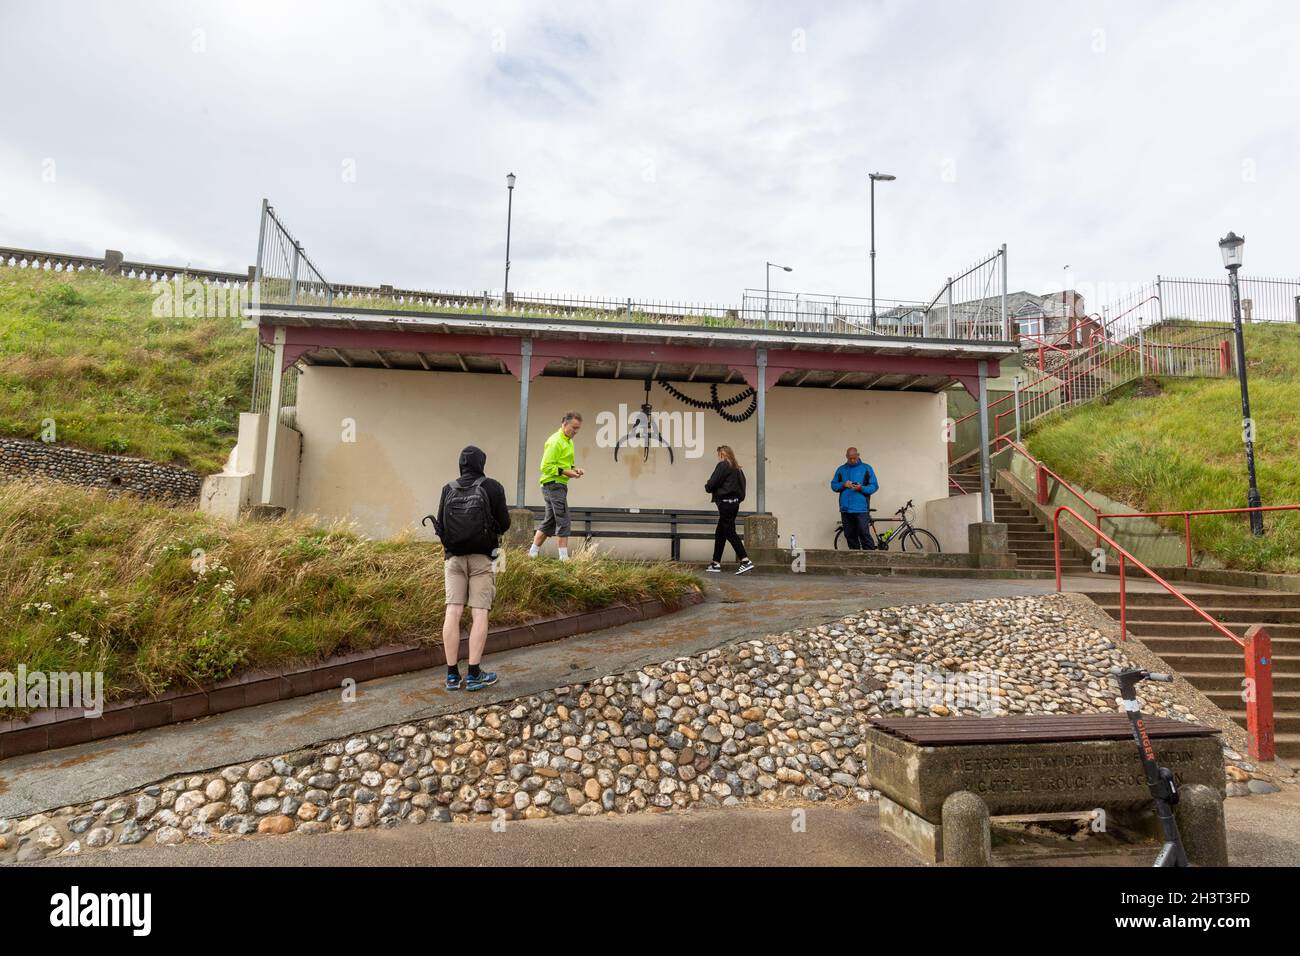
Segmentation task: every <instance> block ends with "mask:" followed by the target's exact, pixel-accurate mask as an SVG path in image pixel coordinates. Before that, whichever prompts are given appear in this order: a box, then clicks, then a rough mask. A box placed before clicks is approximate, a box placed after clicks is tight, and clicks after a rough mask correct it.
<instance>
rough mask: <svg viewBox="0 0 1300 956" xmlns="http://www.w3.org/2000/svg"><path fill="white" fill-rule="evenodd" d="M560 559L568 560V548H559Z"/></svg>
mask: <svg viewBox="0 0 1300 956" xmlns="http://www.w3.org/2000/svg"><path fill="white" fill-rule="evenodd" d="M560 560H561V561H568V560H569V549H568V548H561V549H560Z"/></svg>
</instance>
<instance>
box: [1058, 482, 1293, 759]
mask: <svg viewBox="0 0 1300 956" xmlns="http://www.w3.org/2000/svg"><path fill="white" fill-rule="evenodd" d="M1063 511H1064V512H1068V513H1069V514H1071V515H1073V516H1074V517H1075V519H1077V520H1078V521H1080V522H1082V523H1083V524H1085V525H1087V524H1088V522H1087V521H1086V520H1085V519H1084V517H1083V515H1081V514H1079V512H1077V511H1075V510H1074V509H1073V508H1071V507H1070V506H1069V505H1058V506H1057V509H1056V511H1055V512H1054V513H1053V515H1052V550H1053V554H1054V557H1055V560H1056V590H1057V591H1058V592H1059V591H1060V590H1061V512H1063ZM1093 530H1094V531H1096V532H1097V538H1098V540H1104V541H1105V542H1106V543H1107V544H1109V545H1110V546H1111V547H1112V548H1114V549H1115V553H1116V554H1118V555H1119V629H1120V640H1121V641H1124V640H1127V639H1128V592H1127V590H1126V584H1127V582H1126V580H1125V574H1124V565H1125V561H1132V562H1133V564H1134V565H1135V566H1137V568H1138V569H1140V570H1141V571H1143V572H1144V573H1145V574H1146V575H1147V576H1148V577H1149V578H1151V580H1153V581H1155V582H1156V583H1157V584H1159V585H1160V586H1161V587H1162V588H1164V589H1165V590H1166V591H1168V592H1169V593H1170V594H1172V595H1173V596H1174V597H1175V598H1177V599H1178V600H1179V601H1180V602H1182V604H1183V605H1184V606H1186V607H1187V608H1189V609H1191V610H1192V611H1193V612H1195V613H1196V614H1198V615H1199V616H1200V617H1201V618H1202V619H1203V620H1204V621H1205V622H1206V623H1208V624H1209V625H1210V626H1211V627H1212V628H1214V629H1215V630H1216V631H1218V632H1219V633H1220V634H1222V635H1223V636H1225V637H1227V638H1228V639H1229V640H1231V641H1232V642H1233V643H1234V644H1236V645H1237V646H1238V647H1240V648H1242V649H1243V650H1244V651H1245V666H1244V673H1245V678H1244V681H1245V692H1244V693H1243V697H1244V699H1245V704H1246V732H1247V734H1248V735H1249V743H1250V747H1249V749H1250V756H1251V757H1252V758H1253V759H1255V760H1272V759H1273V757H1274V731H1273V653H1272V645H1271V642H1270V640H1269V636H1268V631H1267V630H1265V629H1264V628H1263V627H1262V626H1261V625H1258V624H1256V625H1254V626H1252V627H1251V628H1250V629H1249V630H1248V631H1246V636H1245V637H1238V636H1237V635H1236V634H1233V633H1232V631H1230V630H1228V629H1227V628H1226V627H1224V626H1223V625H1222V624H1221V623H1220V622H1219V621H1217V620H1216V619H1215V618H1213V617H1212V616H1210V614H1208V613H1207V612H1206V611H1205V610H1204V609H1203V608H1201V607H1200V605H1198V604H1196V603H1195V602H1194V601H1192V599H1191V598H1189V597H1188V596H1187V595H1185V594H1184V593H1183V592H1182V591H1180V590H1178V589H1177V588H1176V587H1174V586H1173V585H1172V584H1170V583H1169V582H1168V581H1166V580H1165V579H1164V578H1162V577H1161V576H1160V575H1158V574H1156V573H1155V572H1154V571H1152V570H1151V569H1150V568H1148V567H1147V566H1146V565H1145V564H1143V563H1142V562H1141V561H1139V560H1138V559H1137V558H1136V557H1134V556H1133V555H1132V554H1129V552H1127V551H1125V550H1124V548H1122V547H1121V546H1120V544H1119V542H1118V541H1116V540H1115V539H1114V538H1112V537H1110V536H1109V535H1107V534H1106V533H1105V532H1104V531H1102V530H1101V523H1100V522H1098V523H1097V525H1096V526H1095V527H1093Z"/></svg>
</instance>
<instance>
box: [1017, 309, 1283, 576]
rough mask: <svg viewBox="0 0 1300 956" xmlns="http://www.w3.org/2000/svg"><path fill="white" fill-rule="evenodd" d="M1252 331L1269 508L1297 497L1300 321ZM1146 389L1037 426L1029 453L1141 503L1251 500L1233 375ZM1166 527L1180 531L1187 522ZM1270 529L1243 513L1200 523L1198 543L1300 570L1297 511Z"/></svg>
mask: <svg viewBox="0 0 1300 956" xmlns="http://www.w3.org/2000/svg"><path fill="white" fill-rule="evenodd" d="M1245 333H1246V355H1247V370H1248V373H1249V379H1250V399H1251V413H1252V417H1253V418H1254V419H1255V426H1256V441H1255V458H1256V471H1257V474H1258V483H1259V490H1260V495H1261V497H1262V499H1263V503H1264V504H1265V505H1279V504H1300V414H1297V409H1298V408H1300V328H1297V327H1295V326H1290V325H1280V324H1270V325H1264V324H1261V325H1253V326H1248V327H1247V328H1246V330H1245ZM1146 384H1147V385H1148V388H1144V389H1142V391H1148V390H1150V389H1149V386H1150V384H1151V383H1149V382H1148V383H1146ZM1137 392H1138V389H1137V388H1136V385H1134V386H1132V387H1129V388H1126V389H1123V390H1121V391H1120V392H1119V393H1118V394H1117V395H1116V396H1115V397H1114V399H1113V400H1112V401H1109V402H1107V403H1105V404H1103V403H1093V404H1090V405H1087V406H1084V407H1083V408H1081V409H1079V410H1077V411H1073V412H1070V413H1069V414H1067V415H1064V416H1062V417H1060V418H1057V419H1052V420H1048V421H1046V422H1044V423H1042V424H1041V425H1038V426H1037V427H1035V428H1033V429H1032V430H1031V431H1030V432H1029V434H1028V446H1029V448H1030V450H1031V451H1032V452H1033V453H1034V454H1035V455H1036V456H1038V457H1039V458H1041V459H1042V460H1043V461H1044V462H1046V463H1047V465H1048V466H1049V467H1051V468H1052V469H1053V470H1055V471H1058V472H1059V473H1060V474H1062V475H1063V476H1065V477H1066V478H1068V479H1069V480H1070V481H1071V482H1072V483H1075V484H1078V485H1079V486H1080V487H1082V488H1084V489H1095V490H1097V491H1100V492H1102V493H1103V494H1105V495H1108V496H1110V497H1112V498H1116V499H1118V500H1120V501H1124V502H1127V503H1129V504H1130V505H1132V506H1133V507H1134V510H1138V511H1180V510H1199V509H1206V508H1234V507H1244V506H1245V505H1246V487H1247V485H1246V465H1245V449H1244V447H1243V445H1242V429H1241V398H1240V392H1239V389H1238V385H1237V379H1236V377H1235V376H1233V377H1230V378H1224V379H1176V378H1170V379H1163V380H1160V382H1159V383H1158V392H1159V394H1156V395H1152V396H1150V397H1144V396H1141V395H1138V394H1137ZM1165 523H1166V524H1167V525H1168V526H1169V527H1170V528H1172V529H1174V530H1177V531H1178V532H1179V533H1181V532H1182V527H1183V524H1182V519H1181V518H1175V519H1169V520H1167V521H1166V522H1165ZM1265 524H1266V526H1267V534H1266V535H1265V536H1264V537H1263V538H1260V539H1257V538H1254V537H1253V536H1252V535H1251V534H1250V529H1249V526H1248V524H1247V521H1246V518H1245V516H1244V515H1223V516H1206V517H1201V518H1194V519H1192V542H1193V545H1194V547H1196V548H1197V549H1198V550H1201V551H1204V552H1206V553H1208V554H1212V555H1214V556H1215V557H1216V558H1218V559H1219V560H1220V561H1222V562H1223V563H1224V564H1225V565H1226V566H1228V567H1230V568H1241V569H1249V570H1263V571H1285V572H1300V513H1297V512H1290V513H1285V512H1284V513H1274V514H1269V515H1266V516H1265Z"/></svg>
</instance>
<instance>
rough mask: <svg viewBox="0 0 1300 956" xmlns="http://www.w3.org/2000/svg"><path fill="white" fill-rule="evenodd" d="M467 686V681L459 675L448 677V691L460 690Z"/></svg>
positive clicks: (449, 675)
mask: <svg viewBox="0 0 1300 956" xmlns="http://www.w3.org/2000/svg"><path fill="white" fill-rule="evenodd" d="M464 685H465V679H464V678H463V677H461V676H460V675H459V674H448V675H447V690H460V689H461V687H463V686H464Z"/></svg>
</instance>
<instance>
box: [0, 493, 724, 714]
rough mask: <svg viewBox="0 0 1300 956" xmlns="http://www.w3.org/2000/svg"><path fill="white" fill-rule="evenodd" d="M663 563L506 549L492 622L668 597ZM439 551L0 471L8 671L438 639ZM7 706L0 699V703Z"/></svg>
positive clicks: (141, 686) (110, 675) (117, 668)
mask: <svg viewBox="0 0 1300 956" xmlns="http://www.w3.org/2000/svg"><path fill="white" fill-rule="evenodd" d="M698 588H699V581H698V579H697V578H696V577H695V576H694V575H693V574H691V573H690V572H689V571H685V570H683V569H681V568H679V567H677V566H674V565H672V564H669V563H667V562H657V563H647V562H638V561H629V560H618V559H614V558H609V557H605V556H602V555H599V554H597V553H595V551H594V550H593V551H590V552H586V553H583V554H580V555H579V556H578V558H577V559H575V560H573V561H569V562H567V563H562V562H559V561H555V560H550V559H540V560H530V559H529V558H528V557H527V553H526V552H525V551H522V550H521V551H509V552H507V554H506V561H505V568H504V570H503V571H502V572H501V573H500V574H498V576H497V601H496V606H495V607H494V608H493V612H492V621H493V623H494V624H514V623H522V622H525V621H530V620H535V619H537V618H540V617H547V616H550V615H554V614H561V613H572V612H578V611H588V610H594V609H597V608H603V607H610V606H613V605H619V604H625V603H632V602H638V601H643V600H647V599H652V598H658V599H662V600H665V601H668V602H670V603H676V602H679V601H681V600H683V599H685V598H686V597H687V596H689V595H691V594H693V593H694V592H696V591H697V590H698ZM443 599H444V594H443V572H442V550H441V548H440V547H438V546H437V545H436V544H434V545H431V544H428V543H426V542H420V541H415V540H412V539H410V538H399V539H396V540H392V541H384V542H377V541H371V540H369V539H366V538H364V537H362V536H361V535H359V534H357V533H356V532H354V531H353V530H352V529H350V528H349V527H347V526H346V525H344V524H342V523H335V524H330V525H324V526H322V525H318V524H314V523H313V521H312V520H311V519H310V518H293V519H284V520H280V521H273V522H244V523H240V524H237V525H227V524H225V523H223V522H219V521H215V520H213V519H211V518H209V517H207V516H205V515H202V514H199V513H198V512H196V511H194V510H192V509H189V508H184V507H175V506H169V505H165V504H156V503H148V502H141V501H139V500H138V499H135V498H131V497H109V496H106V495H104V494H102V493H100V492H98V491H92V490H87V489H81V488H75V487H69V486H66V485H58V484H52V483H45V482H39V481H13V482H8V483H0V622H3V629H2V630H0V671H9V672H15V671H16V669H17V667H18V665H19V664H20V663H21V664H25V665H26V666H27V669H28V670H29V671H33V670H41V671H46V672H54V671H58V672H72V671H83V672H84V671H102V672H103V673H104V685H105V689H106V695H107V697H108V698H109V699H113V698H117V697H122V696H124V695H130V694H133V693H138V692H142V691H143V692H147V693H151V694H157V693H161V692H163V691H166V690H168V689H170V688H173V687H178V686H189V685H198V684H204V683H210V682H212V681H217V680H221V679H223V678H225V677H229V676H231V675H232V674H235V673H238V672H239V671H242V670H246V669H249V668H258V667H268V666H272V665H285V664H289V663H296V662H307V661H315V660H319V659H321V658H324V657H326V656H328V655H330V654H335V653H340V652H345V651H352V650H361V649H364V648H368V647H375V646H378V645H381V644H386V643H392V642H413V641H434V642H436V641H439V640H441V626H442V613H443V607H444V604H443ZM2 713H3V711H0V714H2Z"/></svg>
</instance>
